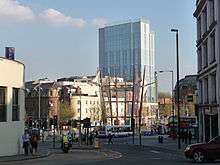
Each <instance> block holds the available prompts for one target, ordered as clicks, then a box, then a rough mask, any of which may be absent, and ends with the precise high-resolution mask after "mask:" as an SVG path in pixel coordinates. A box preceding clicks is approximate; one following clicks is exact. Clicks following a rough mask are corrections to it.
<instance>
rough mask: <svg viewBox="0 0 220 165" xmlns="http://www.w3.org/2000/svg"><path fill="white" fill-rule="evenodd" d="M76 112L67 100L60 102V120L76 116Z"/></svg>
mask: <svg viewBox="0 0 220 165" xmlns="http://www.w3.org/2000/svg"><path fill="white" fill-rule="evenodd" d="M74 115H75V112H74V111H73V109H72V108H71V106H70V104H69V103H68V102H67V101H63V102H61V103H60V114H59V116H60V121H67V120H70V119H72V118H73V117H74Z"/></svg>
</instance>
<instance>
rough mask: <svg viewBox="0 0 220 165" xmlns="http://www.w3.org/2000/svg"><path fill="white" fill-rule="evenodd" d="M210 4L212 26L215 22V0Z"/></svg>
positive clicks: (211, 0)
mask: <svg viewBox="0 0 220 165" xmlns="http://www.w3.org/2000/svg"><path fill="white" fill-rule="evenodd" d="M209 3H210V24H212V23H213V22H214V21H215V0H209Z"/></svg>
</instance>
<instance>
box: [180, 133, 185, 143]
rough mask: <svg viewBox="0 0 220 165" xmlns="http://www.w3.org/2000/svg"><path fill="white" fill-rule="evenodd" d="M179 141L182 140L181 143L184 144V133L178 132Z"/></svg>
mask: <svg viewBox="0 0 220 165" xmlns="http://www.w3.org/2000/svg"><path fill="white" fill-rule="evenodd" d="M180 139H182V143H183V142H184V131H183V130H182V131H181V132H180Z"/></svg>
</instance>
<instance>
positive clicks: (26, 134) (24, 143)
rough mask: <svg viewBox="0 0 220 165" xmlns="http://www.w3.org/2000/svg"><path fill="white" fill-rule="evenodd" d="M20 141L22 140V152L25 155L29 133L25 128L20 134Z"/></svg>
mask: <svg viewBox="0 0 220 165" xmlns="http://www.w3.org/2000/svg"><path fill="white" fill-rule="evenodd" d="M22 141H23V148H24V153H25V155H28V148H29V142H30V135H29V133H28V130H27V129H26V130H25V131H24V134H23V135H22Z"/></svg>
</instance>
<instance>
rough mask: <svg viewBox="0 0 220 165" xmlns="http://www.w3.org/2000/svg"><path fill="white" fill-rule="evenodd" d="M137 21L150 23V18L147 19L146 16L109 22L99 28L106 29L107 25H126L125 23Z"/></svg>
mask: <svg viewBox="0 0 220 165" xmlns="http://www.w3.org/2000/svg"><path fill="white" fill-rule="evenodd" d="M135 22H144V23H147V24H150V21H149V20H147V19H145V18H138V19H129V20H125V21H119V22H112V23H108V24H106V25H104V26H103V27H101V28H99V29H104V28H106V27H112V26H119V25H124V24H129V23H135Z"/></svg>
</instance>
